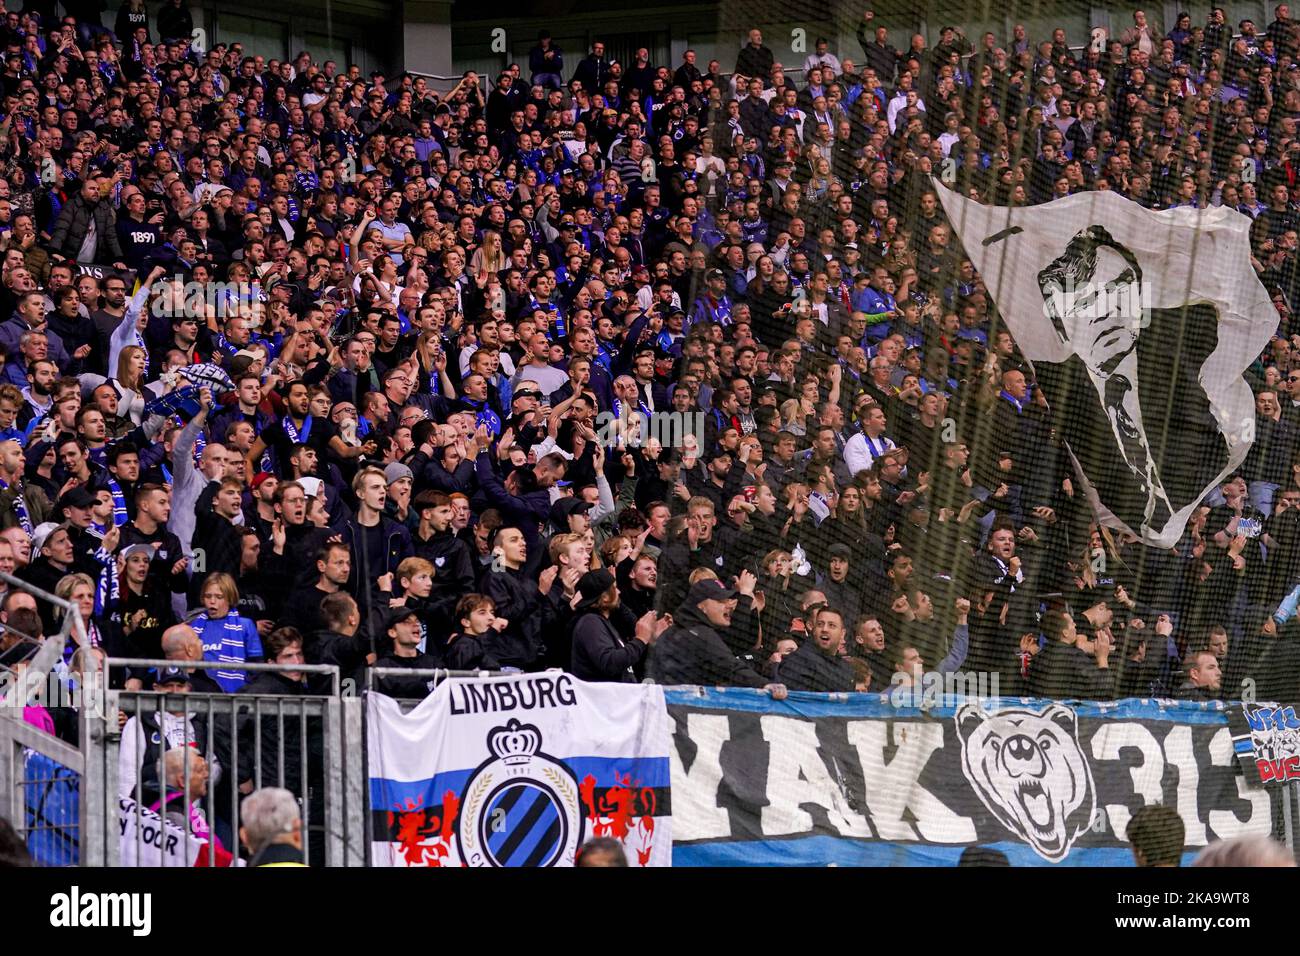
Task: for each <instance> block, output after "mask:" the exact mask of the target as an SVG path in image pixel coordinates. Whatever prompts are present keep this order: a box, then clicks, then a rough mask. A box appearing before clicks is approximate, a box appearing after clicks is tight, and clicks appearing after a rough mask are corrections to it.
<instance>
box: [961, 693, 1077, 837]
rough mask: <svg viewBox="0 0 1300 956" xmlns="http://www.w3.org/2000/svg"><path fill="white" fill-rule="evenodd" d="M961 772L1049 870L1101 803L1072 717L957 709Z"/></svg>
mask: <svg viewBox="0 0 1300 956" xmlns="http://www.w3.org/2000/svg"><path fill="white" fill-rule="evenodd" d="M956 722H957V736H958V737H959V738H960V739H961V745H962V772H963V773H964V774H965V775H966V779H967V780H968V781H969V782H970V785H971V787H972V788H974V790H975V792H976V793H977V794H978V795H979V798H980V800H981V801H982V802H983V804H984V806H986V807H988V809H989V811H990V812H991V813H992V814H993V815H994V816H996V817H997V818H998V820H1000V821H1001V822H1002V825H1003V826H1005V827H1006V828H1007V829H1008V830H1010V831H1011V832H1013V833H1015V834H1017V835H1019V837H1020V838H1021V839H1022V840H1024V841H1025V842H1026V843H1028V844H1029V845H1030V846H1031V847H1033V848H1034V852H1036V853H1037V854H1038V855H1039V856H1041V857H1043V859H1045V860H1048V861H1049V862H1052V863H1057V862H1060V861H1061V860H1063V859H1064V858H1065V855H1066V854H1067V853H1069V852H1070V847H1071V845H1072V844H1073V843H1074V841H1075V840H1076V839H1078V837H1079V835H1080V834H1081V833H1083V832H1084V831H1085V830H1087V828H1088V825H1089V824H1090V822H1091V820H1092V811H1093V806H1094V804H1095V802H1096V795H1095V788H1094V786H1093V782H1092V770H1091V768H1090V767H1089V766H1088V760H1087V758H1086V757H1085V756H1084V755H1083V750H1082V749H1081V748H1080V746H1079V735H1078V722H1077V720H1076V718H1075V714H1074V711H1072V710H1070V709H1069V708H1068V707H1064V706H1062V705H1060V704H1052V705H1050V706H1048V707H1046V708H1044V709H1043V710H1041V711H1034V710H1027V709H1008V710H1000V711H997V712H994V713H988V712H985V711H984V710H982V709H981V708H980V705H979V704H977V703H969V704H965V705H963V706H962V707H960V708H959V709H958V710H957V714H956Z"/></svg>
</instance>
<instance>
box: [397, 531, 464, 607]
mask: <svg viewBox="0 0 1300 956" xmlns="http://www.w3.org/2000/svg"><path fill="white" fill-rule="evenodd" d="M411 544H412V545H413V546H414V548H415V555H416V557H419V558H424V559H425V560H426V561H429V562H432V564H433V591H432V592H431V593H430V595H429V597H430V598H432V599H436V598H439V597H449V596H452V595H455V596H456V597H462V596H464V595H466V594H470V593H472V592H473V590H474V562H473V561H472V560H471V558H470V553H469V546H468V545H467V544H465V542H464V541H461V540H460V539H459V538H457V537H456V536H455V535H454V534H452V532H451V531H444V532H443V533H442V534H438V533H437V532H435V533H434V535H433V537H431V538H429V539H427V540H425V539H424V538H421V537H420V535H419V533H418V532H413V533H412V534H411Z"/></svg>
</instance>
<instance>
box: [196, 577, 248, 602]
mask: <svg viewBox="0 0 1300 956" xmlns="http://www.w3.org/2000/svg"><path fill="white" fill-rule="evenodd" d="M212 587H215V588H216V589H217V591H218V592H219V593H220V594H221V597H222V599H223V600H224V601H225V602H226V603H227V604H228V605H230V610H232V611H233V610H234V609H235V605H237V604H238V603H239V588H238V586H236V584H235V579H234V578H232V577H231V576H230V575H229V574H227V573H226V572H225V571H214V572H212V573H211V574H209V575H208V576H207V578H205V579H204V581H203V589H202V590H201V591H199V600H202V599H203V595H205V594H207V593H208V588H212Z"/></svg>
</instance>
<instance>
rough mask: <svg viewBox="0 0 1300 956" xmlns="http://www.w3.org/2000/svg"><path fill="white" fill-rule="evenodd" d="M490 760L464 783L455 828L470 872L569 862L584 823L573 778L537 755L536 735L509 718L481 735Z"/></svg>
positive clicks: (551, 760) (560, 766)
mask: <svg viewBox="0 0 1300 956" xmlns="http://www.w3.org/2000/svg"><path fill="white" fill-rule="evenodd" d="M487 746H488V750H490V751H491V752H492V757H491V758H489V759H488V760H486V761H484V762H483V763H482V764H480V765H479V768H478V769H477V770H475V771H474V773H473V774H471V775H470V778H469V781H468V782H467V783H466V784H465V797H464V803H463V806H464V812H463V813H462V814H461V817H460V821H459V827H458V828H457V830H456V843H457V845H458V847H459V849H460V858H461V860H462V862H464V863H466V864H468V865H469V866H557V865H565V864H571V863H572V862H573V859H574V856H575V855H576V854H577V851H578V847H580V846H581V845H582V834H583V827H584V825H585V820H584V818H583V815H582V812H581V809H580V804H579V799H578V780H577V778H576V777H574V775H573V773H572V772H571V771H570V770H569V768H568V767H566V766H564V764H562V763H560V762H558V761H557V760H555V759H554V758H553V757H549V756H547V755H546V754H544V753H542V752H541V746H542V734H541V731H539V730H538V729H537V728H536V727H535V726H533V725H532V724H521V723H520V722H519V721H517V720H514V719H511V720H510V721H509V722H508V723H507V724H506V725H505V726H504V727H493V728H492V730H491V731H489V733H488V736H487Z"/></svg>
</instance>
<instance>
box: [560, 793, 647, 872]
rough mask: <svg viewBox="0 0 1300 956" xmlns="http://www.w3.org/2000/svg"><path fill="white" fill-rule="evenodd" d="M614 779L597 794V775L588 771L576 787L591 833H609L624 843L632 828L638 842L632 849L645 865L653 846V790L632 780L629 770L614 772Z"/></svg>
mask: <svg viewBox="0 0 1300 956" xmlns="http://www.w3.org/2000/svg"><path fill="white" fill-rule="evenodd" d="M614 781H615V783H614V786H612V787H609V788H607V789H606V790H605V791H604V793H602V794H600V795H597V793H596V778H595V777H593V776H592V775H591V774H587V776H585V777H583V778H582V783H581V784H580V785H579V787H578V792H579V793H580V794H581V796H582V802H583V804H584V805H585V806H586V808H587V822H588V823H589V824H590V825H591V835H592V836H593V837H612V838H613V839H615V840H618V841H619V842H620V843H622V844H623V845H624V846H627V843H628V837H629V836H630V835H631V834H632V832H633V831H634V830H635V831H636V835H637V842H638V843H639V846H638V845H633V847H632V849H634V850H636V858H637V865H638V866H645V865H647V864H648V863H649V862H650V856H651V853H652V852H653V849H654V831H655V821H654V812H655V794H654V790H653V789H652V788H650V787H642V786H641V785H640V781H637V782H636V783H633V781H632V775H631V774H630V773H628V774H619V773H618V772H615V774H614ZM638 811H639V812H638Z"/></svg>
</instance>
